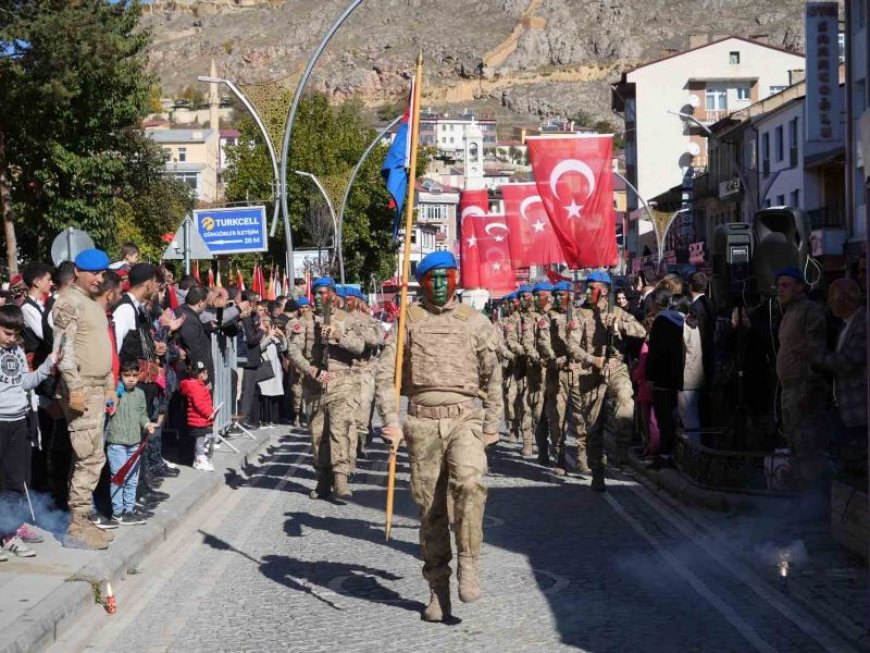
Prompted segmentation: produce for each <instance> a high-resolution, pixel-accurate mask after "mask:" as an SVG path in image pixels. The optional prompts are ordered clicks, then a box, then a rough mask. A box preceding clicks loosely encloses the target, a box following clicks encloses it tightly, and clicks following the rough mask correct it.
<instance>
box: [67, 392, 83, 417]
mask: <svg viewBox="0 0 870 653" xmlns="http://www.w3.org/2000/svg"><path fill="white" fill-rule="evenodd" d="M69 407H70V410H73V411H75V412H77V413H83V412H85V411H86V410H87V409H88V397H87V395H86V394H85V393H84V391H82V390H73V391H71V392H70V393H69Z"/></svg>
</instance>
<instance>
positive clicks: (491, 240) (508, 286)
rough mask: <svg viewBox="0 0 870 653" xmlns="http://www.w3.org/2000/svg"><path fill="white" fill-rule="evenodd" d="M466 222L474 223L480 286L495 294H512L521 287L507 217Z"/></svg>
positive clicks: (493, 217) (470, 218)
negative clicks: (518, 281)
mask: <svg viewBox="0 0 870 653" xmlns="http://www.w3.org/2000/svg"><path fill="white" fill-rule="evenodd" d="M466 219H467V220H472V221H473V224H474V235H475V238H476V241H477V242H476V249H477V260H478V273H479V275H480V287H481V288H486V289H487V290H488V291H490V293H492V294H494V295H502V294H504V293H507V292H510V291H512V290H513V289H514V288H516V286H517V277H516V274H515V273H514V265H513V263H512V262H511V251H510V245H509V244H508V226H507V221H506V220H505V216H503V215H495V214H492V213H490V214H487V215H474V216H469V217H467V218H466Z"/></svg>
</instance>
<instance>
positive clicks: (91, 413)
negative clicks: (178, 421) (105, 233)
mask: <svg viewBox="0 0 870 653" xmlns="http://www.w3.org/2000/svg"><path fill="white" fill-rule="evenodd" d="M52 316H53V319H54V342H60V340H61V338H62V337H63V336H66V338H65V340H64V343H65V344H64V350H63V359H62V360H61V362H60V363H59V365H58V369H59V371H60V375H61V384H60V388H59V390H60V394H61V406H62V407H63V411H64V416H65V417H66V419H67V423H68V424H69V436H70V443H71V444H72V451H73V467H72V473H71V475H70V481H69V509H70V512H71V513H72V518H73V521H72V523H71V525H70V531H69V532H70V534H72V535H74V536H76V537H77V536H79V535H81V534H82V532H81V531H82V530H84V535H88V534H90V535H93V532H92V531H90V529H89V528H88V527H87V525H88V524H90V521H89V520H88V516H89V514H90V512H91V509H92V504H93V493H94V488H96V487H97V482H98V481H99V480H100V473H101V472H102V470H103V466H104V465H105V463H106V454H105V451H104V449H103V426H104V424H105V420H106V396H107V394H112V395H114V392H115V383H114V377H113V376H112V345H111V342H110V340H109V336H108V334H109V322H108V319H107V318H106V313H105V311H104V310H103V309H102V307H101V306H100V305H99V304H98V303H97V302H96V301H94V300H93V299H91V297H90V296H88V294H87V293H86V292H85V291H84V290H82V289H81V288H80V287H79V286H78V285H76V284H73V285H71V286H70V287H69V288H68V289H66V290H64V292H62V293H61V294H60V296H59V297H58V298H57V302H56V303H55V305H54V308H53V309H52ZM73 392H76V393H79V392H81V393H84V395H85V397H86V399H87V407H86V409H85V411H84V412H83V413H81V412H78V411H77V410H75V409H73V408H72V407H71V406H70V393H73ZM94 530H96V531H97V532H98V533H102V531H100V530H99V529H97V528H96V527H94Z"/></svg>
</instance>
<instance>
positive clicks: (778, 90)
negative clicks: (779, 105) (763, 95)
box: [770, 86, 787, 95]
mask: <svg viewBox="0 0 870 653" xmlns="http://www.w3.org/2000/svg"><path fill="white" fill-rule="evenodd" d="M786 88H787V87H785V86H771V87H770V94H771V95H776V94H777V93H781V92H782V91H784V90H785V89H786Z"/></svg>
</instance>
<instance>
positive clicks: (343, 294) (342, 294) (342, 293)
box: [335, 286, 347, 298]
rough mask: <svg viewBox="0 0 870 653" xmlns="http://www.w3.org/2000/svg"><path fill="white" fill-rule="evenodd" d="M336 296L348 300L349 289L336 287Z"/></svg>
mask: <svg viewBox="0 0 870 653" xmlns="http://www.w3.org/2000/svg"><path fill="white" fill-rule="evenodd" d="M335 294H336V295H338V296H339V297H343V298H346V297H347V288H345V287H344V286H336V287H335Z"/></svg>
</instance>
